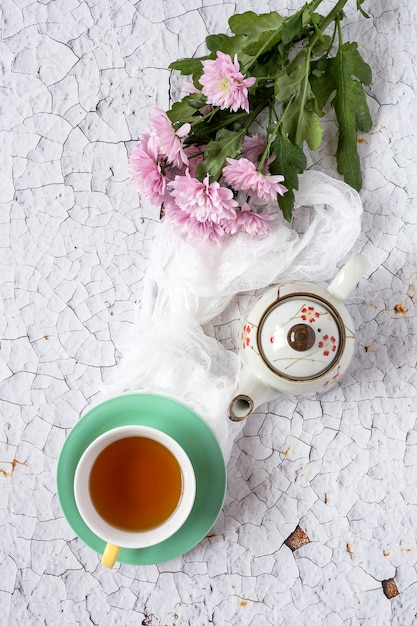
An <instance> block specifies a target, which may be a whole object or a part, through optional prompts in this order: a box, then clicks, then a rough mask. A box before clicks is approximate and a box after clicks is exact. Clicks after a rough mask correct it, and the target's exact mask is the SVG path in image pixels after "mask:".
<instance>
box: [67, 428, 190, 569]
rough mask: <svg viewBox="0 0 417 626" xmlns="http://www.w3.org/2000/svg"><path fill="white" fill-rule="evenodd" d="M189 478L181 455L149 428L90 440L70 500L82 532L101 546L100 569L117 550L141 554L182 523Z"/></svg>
mask: <svg viewBox="0 0 417 626" xmlns="http://www.w3.org/2000/svg"><path fill="white" fill-rule="evenodd" d="M195 488H196V481H195V474H194V470H193V466H192V464H191V461H190V459H189V458H188V456H187V454H186V452H185V451H184V449H183V448H182V447H181V446H180V445H179V444H178V443H177V442H176V441H175V440H174V439H173V438H172V437H170V436H169V435H167V434H166V433H164V432H162V431H160V430H158V429H155V428H151V427H149V426H139V425H137V426H135V425H132V426H121V427H120V428H114V429H112V430H109V431H107V432H106V433H104V434H103V435H100V436H99V437H98V438H97V439H95V440H94V441H93V442H92V443H91V444H90V445H89V446H88V448H87V449H86V450H85V452H84V453H83V455H82V457H81V458H80V460H79V462H78V465H77V468H76V471H75V477H74V495H75V500H76V503H77V507H78V510H79V512H80V515H81V517H82V518H83V520H84V522H85V523H86V524H87V526H88V527H89V528H90V529H91V530H92V531H93V532H94V533H95V534H96V535H97V536H98V537H100V538H101V539H103V540H104V541H106V542H107V545H106V548H105V550H104V553H103V557H102V561H101V562H102V564H103V565H105V566H106V567H112V566H113V565H114V563H115V561H116V560H117V557H118V555H119V551H120V548H146V547H149V546H152V545H155V544H158V543H160V542H161V541H164V540H165V539H168V538H169V537H171V535H173V534H174V533H175V532H176V531H177V530H179V528H181V526H182V525H183V524H184V522H185V521H186V520H187V518H188V516H189V514H190V512H191V509H192V507H193V504H194V499H195Z"/></svg>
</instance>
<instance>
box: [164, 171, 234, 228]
mask: <svg viewBox="0 0 417 626" xmlns="http://www.w3.org/2000/svg"><path fill="white" fill-rule="evenodd" d="M170 192H171V196H172V197H173V198H175V202H176V204H177V206H178V207H179V208H180V209H182V210H183V211H186V212H187V213H189V214H190V215H192V216H193V217H195V219H196V220H198V221H200V222H205V221H207V220H209V221H211V222H214V223H215V224H219V223H220V222H221V221H222V220H225V219H231V218H233V217H234V216H235V207H237V206H238V204H237V202H236V200H234V198H233V192H232V190H231V189H228V188H227V187H221V186H220V184H219V183H218V182H213V183H209V177H208V174H207V176H206V178H205V179H204V181H203V182H201V181H199V180H197V178H193V177H192V176H190V174H189V173H187V174H186V175H185V176H176V177H175V179H174V181H173V182H172V183H170Z"/></svg>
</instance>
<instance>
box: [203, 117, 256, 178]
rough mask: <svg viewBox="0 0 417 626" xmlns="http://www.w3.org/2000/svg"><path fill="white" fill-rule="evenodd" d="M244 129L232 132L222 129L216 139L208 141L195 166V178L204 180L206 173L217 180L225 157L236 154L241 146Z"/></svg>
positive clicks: (232, 156)
mask: <svg viewBox="0 0 417 626" xmlns="http://www.w3.org/2000/svg"><path fill="white" fill-rule="evenodd" d="M244 134H245V131H244V130H243V131H239V132H234V131H231V130H227V129H222V130H221V131H219V132H218V133H217V136H216V139H215V140H214V141H210V142H209V144H208V145H207V148H206V150H205V153H204V155H205V156H204V160H203V161H202V162H201V163H200V164H199V166H198V167H197V178H198V179H199V180H204V178H205V177H206V175H207V174H209V175H210V178H211V179H212V180H217V179H218V178H219V177H220V174H221V173H222V169H223V167H224V164H225V163H226V159H227V157H231V158H234V157H235V156H237V155H238V154H239V152H240V150H241V147H242V140H243V135H244Z"/></svg>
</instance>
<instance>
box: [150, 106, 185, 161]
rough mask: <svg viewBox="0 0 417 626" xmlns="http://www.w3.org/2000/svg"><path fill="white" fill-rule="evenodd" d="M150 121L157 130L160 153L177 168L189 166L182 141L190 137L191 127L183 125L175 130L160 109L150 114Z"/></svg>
mask: <svg viewBox="0 0 417 626" xmlns="http://www.w3.org/2000/svg"><path fill="white" fill-rule="evenodd" d="M149 119H150V121H151V124H152V126H153V128H154V129H155V134H156V136H157V139H158V145H159V150H160V153H162V154H163V156H165V157H166V159H167V161H169V162H170V163H172V164H173V165H174V166H176V167H179V168H181V167H182V166H183V165H188V158H187V155H186V153H185V150H184V146H183V143H182V141H181V140H182V139H183V138H184V137H186V136H187V135H188V133H189V132H190V129H191V125H190V124H183V125H182V126H181V127H180V128H179V129H178V130H175V129H174V127H173V126H172V124H171V120H170V119H169V117H168V115H167V114H166V113H165V111H163V110H162V109H159V108H155V109H153V110H152V111H151V112H150V114H149Z"/></svg>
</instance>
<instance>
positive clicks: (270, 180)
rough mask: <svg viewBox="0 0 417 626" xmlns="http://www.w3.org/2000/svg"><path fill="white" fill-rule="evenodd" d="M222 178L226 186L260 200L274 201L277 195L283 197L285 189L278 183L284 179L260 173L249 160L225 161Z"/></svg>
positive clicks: (278, 175) (279, 176) (228, 159)
mask: <svg viewBox="0 0 417 626" xmlns="http://www.w3.org/2000/svg"><path fill="white" fill-rule="evenodd" d="M226 161H227V163H228V165H225V166H224V168H223V176H224V179H225V181H226V183H227V184H228V185H230V186H231V187H233V188H234V189H237V190H238V191H246V192H247V193H249V194H250V195H253V196H257V197H258V198H260V199H261V200H275V198H276V196H277V194H279V195H280V196H283V195H284V193H285V192H286V191H287V188H286V187H284V185H281V184H280V183H281V182H282V181H283V180H284V177H283V176H281V175H280V174H277V175H275V176H273V175H272V174H269V173H268V172H266V173H265V172H260V171H258V170H257V169H256V165H255V164H254V163H252V161H249V159H245V158H241V159H230V158H227V159H226Z"/></svg>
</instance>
